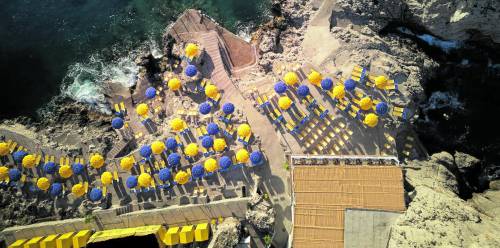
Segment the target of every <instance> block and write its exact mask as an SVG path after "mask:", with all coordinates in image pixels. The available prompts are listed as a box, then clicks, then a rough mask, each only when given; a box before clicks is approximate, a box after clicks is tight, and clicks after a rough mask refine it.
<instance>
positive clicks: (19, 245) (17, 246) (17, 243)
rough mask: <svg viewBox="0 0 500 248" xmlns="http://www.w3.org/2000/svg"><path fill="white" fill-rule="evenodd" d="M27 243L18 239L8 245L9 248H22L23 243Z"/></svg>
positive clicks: (25, 240)
mask: <svg viewBox="0 0 500 248" xmlns="http://www.w3.org/2000/svg"><path fill="white" fill-rule="evenodd" d="M27 241H28V240H27V239H18V240H16V241H15V242H14V243H12V244H11V245H9V248H23V246H24V243H26V242H27Z"/></svg>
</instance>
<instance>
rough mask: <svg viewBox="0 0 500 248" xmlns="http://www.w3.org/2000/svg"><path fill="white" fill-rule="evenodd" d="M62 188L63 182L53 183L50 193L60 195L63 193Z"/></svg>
mask: <svg viewBox="0 0 500 248" xmlns="http://www.w3.org/2000/svg"><path fill="white" fill-rule="evenodd" d="M62 190H63V187H62V184H60V183H53V184H52V186H51V187H50V195H51V196H59V195H61V193H62Z"/></svg>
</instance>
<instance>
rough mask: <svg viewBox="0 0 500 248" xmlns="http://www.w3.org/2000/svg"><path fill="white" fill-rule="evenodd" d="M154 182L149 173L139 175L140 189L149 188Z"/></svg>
mask: <svg viewBox="0 0 500 248" xmlns="http://www.w3.org/2000/svg"><path fill="white" fill-rule="evenodd" d="M152 180H153V178H152V177H151V175H149V174H148V173H141V175H139V179H138V183H139V186H140V187H143V188H147V187H149V186H151V181H152Z"/></svg>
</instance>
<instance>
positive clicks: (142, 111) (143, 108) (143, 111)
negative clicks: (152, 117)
mask: <svg viewBox="0 0 500 248" xmlns="http://www.w3.org/2000/svg"><path fill="white" fill-rule="evenodd" d="M148 110H149V108H148V105H147V104H145V103H141V104H139V105H137V108H136V111H137V114H138V115H140V116H145V115H148Z"/></svg>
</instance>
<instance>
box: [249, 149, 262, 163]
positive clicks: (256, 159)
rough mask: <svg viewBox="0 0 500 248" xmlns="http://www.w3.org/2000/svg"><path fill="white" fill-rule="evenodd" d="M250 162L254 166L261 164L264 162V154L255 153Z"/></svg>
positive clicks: (251, 155) (252, 154)
mask: <svg viewBox="0 0 500 248" xmlns="http://www.w3.org/2000/svg"><path fill="white" fill-rule="evenodd" d="M250 161H252V164H259V163H260V162H261V161H262V153H261V152H260V151H253V152H252V153H251V154H250Z"/></svg>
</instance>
